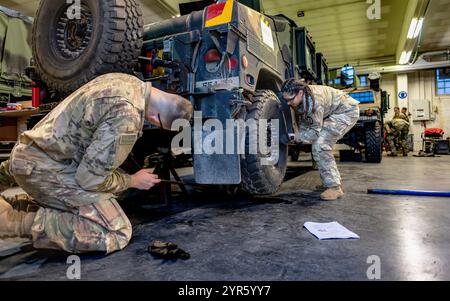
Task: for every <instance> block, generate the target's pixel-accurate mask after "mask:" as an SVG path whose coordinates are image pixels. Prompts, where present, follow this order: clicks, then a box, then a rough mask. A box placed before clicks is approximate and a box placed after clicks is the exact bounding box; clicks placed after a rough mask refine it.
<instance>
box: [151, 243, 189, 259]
mask: <svg viewBox="0 0 450 301" xmlns="http://www.w3.org/2000/svg"><path fill="white" fill-rule="evenodd" d="M148 252H149V253H150V254H152V255H153V256H155V257H158V258H163V259H172V260H173V259H178V258H179V259H183V260H186V259H189V258H190V257H191V255H190V254H189V253H187V252H186V251H184V250H182V249H180V248H178V246H177V245H176V244H174V243H171V242H163V241H159V240H155V241H154V242H152V244H151V245H150V246H149V247H148Z"/></svg>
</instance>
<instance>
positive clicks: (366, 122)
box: [338, 75, 389, 163]
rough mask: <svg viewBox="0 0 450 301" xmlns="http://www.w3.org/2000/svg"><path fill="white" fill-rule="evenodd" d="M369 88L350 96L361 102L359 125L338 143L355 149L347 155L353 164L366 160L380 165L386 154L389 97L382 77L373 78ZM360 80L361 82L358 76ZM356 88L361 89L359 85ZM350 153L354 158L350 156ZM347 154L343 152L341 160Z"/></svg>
mask: <svg viewBox="0 0 450 301" xmlns="http://www.w3.org/2000/svg"><path fill="white" fill-rule="evenodd" d="M372 76H373V77H371V79H369V82H370V85H369V86H367V87H358V88H354V89H353V90H351V91H348V94H349V95H350V96H351V97H353V98H354V99H356V100H358V101H359V103H360V104H359V108H360V117H359V119H358V122H357V123H356V125H355V126H354V127H353V128H352V129H351V130H350V131H349V132H348V133H347V134H346V135H345V136H344V137H343V138H342V139H341V140H340V141H339V142H338V143H341V144H346V145H349V146H351V147H352V149H351V150H350V151H345V153H346V155H345V157H348V158H349V159H350V160H352V159H355V158H358V160H360V159H362V154H364V157H365V161H366V162H368V163H380V162H381V160H382V154H383V140H384V137H383V135H384V131H383V123H384V115H385V114H386V113H387V111H388V109H389V95H388V94H387V92H386V91H382V90H381V89H380V85H379V82H380V77H379V75H372ZM355 78H356V79H359V78H358V77H357V76H356V77H355ZM354 86H358V84H356V83H355V85H354ZM349 153H350V154H349ZM342 157H344V151H342V152H341V158H342Z"/></svg>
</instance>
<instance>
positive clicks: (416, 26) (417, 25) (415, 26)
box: [407, 18, 423, 39]
mask: <svg viewBox="0 0 450 301" xmlns="http://www.w3.org/2000/svg"><path fill="white" fill-rule="evenodd" d="M422 26H423V18H420V19H417V18H413V19H412V20H411V24H410V25H409V30H408V36H407V37H408V39H415V38H417V37H418V36H419V34H420V32H421V30H422Z"/></svg>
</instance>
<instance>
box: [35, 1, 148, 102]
mask: <svg viewBox="0 0 450 301" xmlns="http://www.w3.org/2000/svg"><path fill="white" fill-rule="evenodd" d="M66 2H67V1H61V0H41V1H40V4H39V8H38V10H37V13H36V17H35V21H34V24H33V34H32V44H33V61H34V64H35V65H36V69H37V73H38V76H39V77H40V79H41V80H42V81H43V82H44V83H45V84H46V85H48V86H49V87H51V88H53V89H55V90H57V91H58V92H61V93H63V94H69V93H70V92H73V91H74V90H76V89H78V88H79V87H80V86H82V85H84V84H85V83H87V82H89V81H90V80H92V79H94V78H95V77H97V76H99V75H101V74H105V73H110V72H122V73H130V74H131V73H132V72H133V71H134V67H135V65H136V63H137V61H138V56H139V55H140V53H141V47H142V35H143V33H142V32H143V20H142V10H141V7H140V5H139V2H138V1H136V0H102V1H98V0H81V8H80V9H77V8H76V7H75V6H74V5H76V3H77V2H75V4H67V3H66Z"/></svg>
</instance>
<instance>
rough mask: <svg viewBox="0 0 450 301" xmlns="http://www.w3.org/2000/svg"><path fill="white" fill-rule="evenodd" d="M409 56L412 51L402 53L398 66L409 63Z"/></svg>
mask: <svg viewBox="0 0 450 301" xmlns="http://www.w3.org/2000/svg"><path fill="white" fill-rule="evenodd" d="M411 55H412V51H408V52H406V51H403V52H402V55H401V56H400V61H399V63H400V65H405V64H407V63H409V60H410V59H411Z"/></svg>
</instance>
